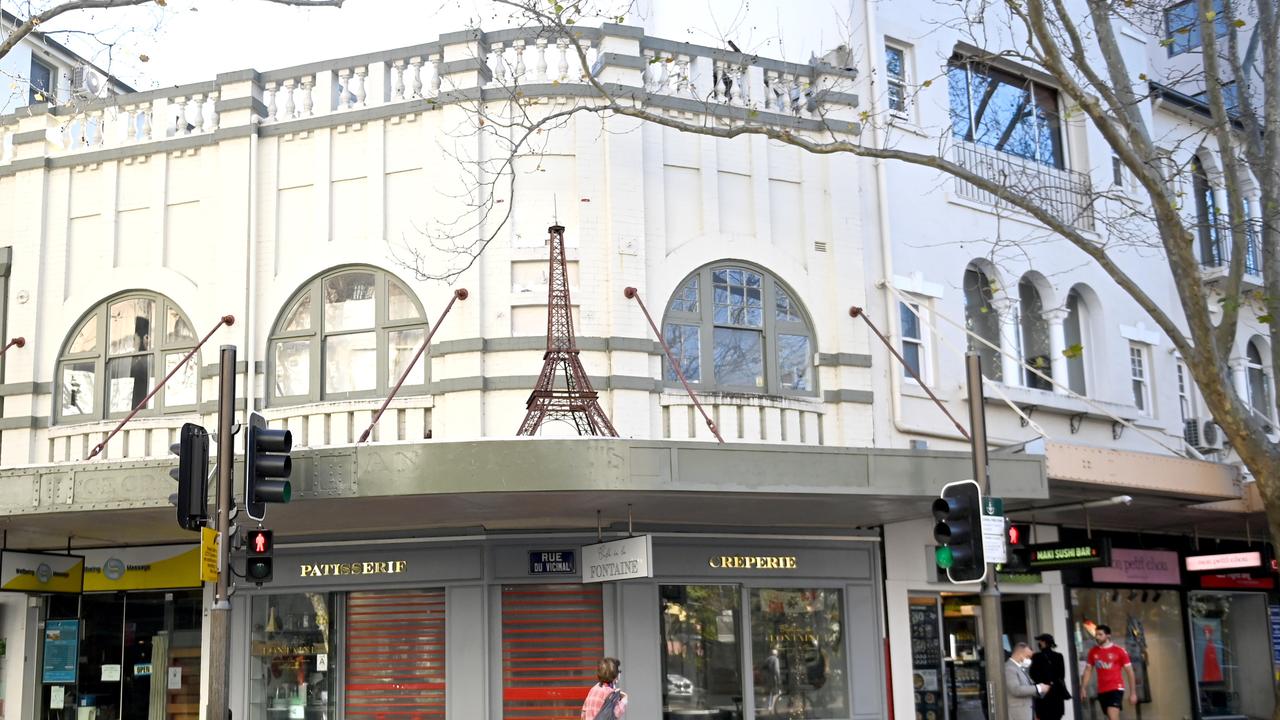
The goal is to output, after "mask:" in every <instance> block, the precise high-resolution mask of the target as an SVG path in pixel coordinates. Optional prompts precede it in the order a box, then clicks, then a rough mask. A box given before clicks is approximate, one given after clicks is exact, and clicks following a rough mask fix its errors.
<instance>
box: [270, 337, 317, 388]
mask: <svg viewBox="0 0 1280 720" xmlns="http://www.w3.org/2000/svg"><path fill="white" fill-rule="evenodd" d="M275 373H276V378H275V379H276V397H294V396H298V395H310V394H311V341H310V340H289V341H286V342H278V343H276V356H275Z"/></svg>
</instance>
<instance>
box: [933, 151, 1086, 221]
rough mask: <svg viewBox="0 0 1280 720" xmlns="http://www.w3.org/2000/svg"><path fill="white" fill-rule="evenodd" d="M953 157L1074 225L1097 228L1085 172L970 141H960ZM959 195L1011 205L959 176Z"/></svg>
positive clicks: (964, 166)
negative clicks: (1074, 170)
mask: <svg viewBox="0 0 1280 720" xmlns="http://www.w3.org/2000/svg"><path fill="white" fill-rule="evenodd" d="M951 159H952V161H953V162H955V163H956V164H957V165H960V166H961V167H963V168H965V169H966V170H969V171H970V172H972V173H974V174H976V175H979V176H981V177H983V178H986V179H987V180H990V181H992V182H994V183H996V184H998V185H1000V186H1001V187H1003V188H1007V189H1008V190H1009V191H1010V192H1012V193H1014V194H1016V195H1020V196H1024V197H1028V198H1031V199H1032V200H1034V202H1035V203H1036V204H1037V205H1039V206H1040V207H1041V208H1043V209H1045V210H1047V211H1048V212H1049V213H1050V214H1052V215H1053V216H1054V217H1056V218H1058V219H1059V220H1061V221H1063V222H1065V223H1067V224H1069V225H1071V226H1072V227H1075V228H1078V229H1081V230H1090V231H1091V230H1093V229H1094V217H1093V199H1094V195H1093V184H1092V183H1091V182H1090V180H1089V176H1088V175H1086V174H1084V173H1078V172H1073V171H1071V170H1063V169H1060V168H1055V167H1051V166H1049V165H1045V164H1043V163H1038V162H1036V161H1034V160H1027V159H1024V158H1021V157H1018V156H1016V155H1010V154H1009V153H1004V152H1000V151H999V150H993V149H990V148H986V147H982V146H981V145H976V144H973V143H968V142H957V143H956V144H955V145H954V146H953V149H952V154H951ZM956 194H957V195H959V196H960V197H963V198H967V199H969V200H976V201H978V202H981V203H986V204H989V205H997V206H1007V205H1008V204H1007V203H1006V202H1004V201H1003V200H1001V199H1000V197H999V196H997V195H996V194H995V193H992V192H989V191H987V190H984V189H982V188H980V187H978V186H977V185H974V184H973V183H970V182H968V181H966V180H962V179H960V178H956Z"/></svg>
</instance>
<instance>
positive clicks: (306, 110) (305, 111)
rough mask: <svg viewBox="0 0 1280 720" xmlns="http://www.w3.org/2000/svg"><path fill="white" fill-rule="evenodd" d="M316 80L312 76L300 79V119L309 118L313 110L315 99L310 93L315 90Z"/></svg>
mask: <svg viewBox="0 0 1280 720" xmlns="http://www.w3.org/2000/svg"><path fill="white" fill-rule="evenodd" d="M315 86H316V79H315V77H314V76H312V75H307V76H306V77H304V78H302V88H301V90H300V91H299V94H300V95H302V98H301V99H302V103H301V113H302V117H311V112H312V111H313V110H314V109H315V98H314V97H313V96H312V91H313V90H314V89H315Z"/></svg>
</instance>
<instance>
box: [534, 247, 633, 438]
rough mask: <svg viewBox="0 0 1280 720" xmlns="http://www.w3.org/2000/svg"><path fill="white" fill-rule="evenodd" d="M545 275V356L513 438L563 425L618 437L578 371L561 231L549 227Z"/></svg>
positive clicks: (584, 372)
mask: <svg viewBox="0 0 1280 720" xmlns="http://www.w3.org/2000/svg"><path fill="white" fill-rule="evenodd" d="M547 232H548V233H550V238H549V239H548V242H549V244H550V246H551V261H550V269H549V272H548V275H547V352H546V353H545V354H543V356H542V372H541V373H540V374H539V375H538V384H537V385H535V386H534V388H533V392H531V393H529V401H528V402H527V403H525V407H526V408H528V412H527V413H526V414H525V416H524V422H522V423H520V430H519V432H517V433H516V434H517V435H536V434H537V432H538V429H539V428H541V427H542V425H543V423H545V422H547V421H549V420H564V421H566V422H568V423H571V424H572V425H573V426H574V427H576V428H577V429H578V434H579V435H605V436H610V437H618V431H617V430H614V429H613V423H611V422H609V416H607V415H605V414H604V410H602V409H601V408H600V402H599V401H598V400H597V398H598V397H599V396H598V394H597V393H596V391H595V390H594V389H592V387H591V381H590V380H588V379H587V373H586V371H585V370H583V369H582V361H581V360H580V359H579V358H578V353H579V351H578V343H577V341H576V340H575V339H574V336H573V314H572V312H571V310H570V307H571V305H570V302H569V274H568V272H567V271H566V270H565V263H564V227H563V226H561V225H552V226H551V227H549V228H547Z"/></svg>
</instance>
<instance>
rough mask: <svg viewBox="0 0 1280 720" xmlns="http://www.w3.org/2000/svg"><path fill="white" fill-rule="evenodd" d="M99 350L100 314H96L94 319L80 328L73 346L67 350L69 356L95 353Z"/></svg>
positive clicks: (72, 342) (90, 319) (72, 343)
mask: <svg viewBox="0 0 1280 720" xmlns="http://www.w3.org/2000/svg"><path fill="white" fill-rule="evenodd" d="M97 349H98V314H97V313H94V314H93V317H91V318H89V319H88V320H86V321H85V323H84V325H81V326H80V331H79V332H77V333H76V337H75V339H74V340H72V341H71V345H70V346H69V347H68V348H67V354H68V355H74V354H75V353H84V352H94V351H95V350H97Z"/></svg>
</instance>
